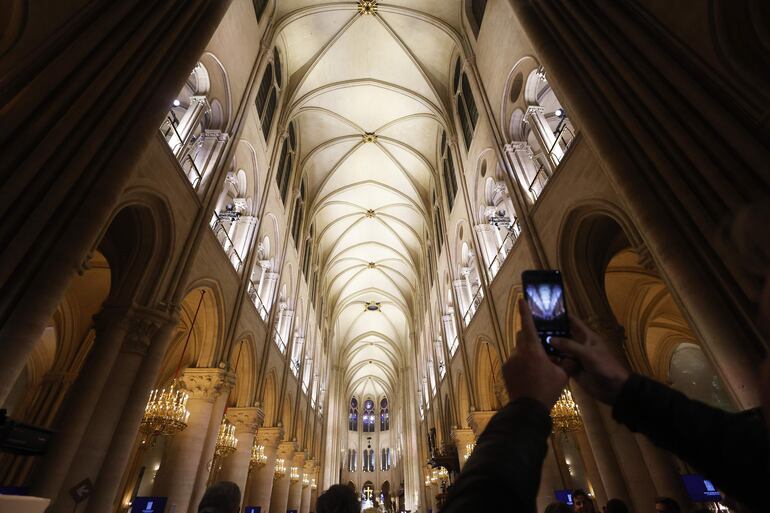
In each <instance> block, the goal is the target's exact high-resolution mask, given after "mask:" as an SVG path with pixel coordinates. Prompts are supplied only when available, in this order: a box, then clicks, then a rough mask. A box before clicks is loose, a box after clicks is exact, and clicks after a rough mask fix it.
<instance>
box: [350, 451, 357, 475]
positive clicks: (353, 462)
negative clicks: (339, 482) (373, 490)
mask: <svg viewBox="0 0 770 513" xmlns="http://www.w3.org/2000/svg"><path fill="white" fill-rule="evenodd" d="M356 463H358V454H356V450H355V449H348V472H355V471H356Z"/></svg>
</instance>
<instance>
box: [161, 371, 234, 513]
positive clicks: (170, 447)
mask: <svg viewBox="0 0 770 513" xmlns="http://www.w3.org/2000/svg"><path fill="white" fill-rule="evenodd" d="M224 378H225V376H224V371H223V370H221V369H187V370H185V372H184V374H183V375H182V378H181V380H182V383H183V384H184V386H185V388H186V389H187V391H188V393H189V394H190V399H189V400H188V401H187V409H188V410H189V412H190V418H189V420H188V423H187V427H186V428H185V429H184V430H183V431H181V432H180V433H177V434H176V435H174V436H173V437H172V438H171V440H170V441H169V442H168V444H167V447H166V452H165V455H164V458H163V463H162V465H161V467H160V469H159V470H158V474H157V477H156V478H155V484H154V485H153V490H152V493H153V495H155V496H161V497H168V502H167V506H166V507H167V508H168V509H169V511H172V510H171V508H172V507H173V508H176V509H174V510H173V511H175V513H186V512H187V511H188V510H189V508H190V506H191V504H194V505H195V507H197V502H196V501H195V497H196V496H197V495H198V493H197V492H198V489H200V477H199V475H200V474H203V484H204V485H205V482H206V479H205V478H206V476H207V475H208V466H209V463H210V461H211V459H212V456H213V453H214V444H215V443H216V436H217V432H218V427H219V423H220V422H221V419H222V414H223V412H224V407H225V401H226V399H227V397H226V396H227V394H226V392H227V386H226V383H225V379H224ZM212 427H214V428H215V429H213V430H212ZM212 431H213V433H212ZM212 435H213V436H212ZM201 493H202V490H201Z"/></svg>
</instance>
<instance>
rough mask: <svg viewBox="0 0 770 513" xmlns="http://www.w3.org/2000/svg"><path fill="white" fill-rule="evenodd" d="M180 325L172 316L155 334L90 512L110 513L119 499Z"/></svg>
mask: <svg viewBox="0 0 770 513" xmlns="http://www.w3.org/2000/svg"><path fill="white" fill-rule="evenodd" d="M178 322H179V319H178V318H177V317H176V316H170V317H168V318H167V319H166V320H165V321H164V322H163V323H162V324H161V326H160V328H159V329H158V330H157V331H156V332H155V336H154V338H153V341H152V344H151V345H150V348H149V350H148V352H147V355H146V356H145V357H144V359H143V360H142V364H141V369H140V371H139V372H137V373H136V377H135V378H134V383H133V386H132V388H131V393H130V395H129V396H128V399H127V400H126V403H125V405H124V406H123V415H122V416H121V418H120V422H119V423H118V426H117V428H116V429H115V433H114V435H113V437H112V443H111V444H110V447H109V450H108V451H107V454H106V456H105V457H104V460H103V463H102V466H101V469H100V471H99V476H98V479H97V480H96V481H94V493H93V494H92V495H91V497H90V498H89V499H88V506H87V509H86V513H101V512H102V511H108V510H109V509H110V507H112V506H113V503H114V501H115V500H116V497H117V494H118V493H119V488H120V484H121V480H122V479H123V477H124V474H125V472H126V469H127V468H128V466H129V465H130V458H131V454H132V451H133V449H134V445H135V443H136V440H137V431H138V427H139V424H140V423H141V420H142V416H143V415H144V409H145V406H146V405H147V398H148V396H149V394H150V390H151V389H152V387H153V386H154V385H155V379H156V378H155V377H156V376H157V375H158V372H160V368H161V365H162V364H163V361H164V359H165V355H166V350H167V349H168V346H169V344H170V343H171V339H172V335H173V333H174V330H175V329H176V327H177V326H178ZM67 513H69V512H67Z"/></svg>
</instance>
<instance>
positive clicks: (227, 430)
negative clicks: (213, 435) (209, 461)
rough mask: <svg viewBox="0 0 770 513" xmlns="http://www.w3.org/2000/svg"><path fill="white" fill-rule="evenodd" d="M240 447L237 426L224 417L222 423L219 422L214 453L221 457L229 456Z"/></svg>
mask: <svg viewBox="0 0 770 513" xmlns="http://www.w3.org/2000/svg"><path fill="white" fill-rule="evenodd" d="M237 447H238V439H237V438H236V437H235V426H234V425H233V423H232V422H230V421H229V420H227V417H222V423H221V424H219V433H218V434H217V444H216V446H215V447H214V454H215V455H217V456H218V457H220V458H227V457H228V456H230V455H231V454H232V453H234V452H235V449H236V448H237Z"/></svg>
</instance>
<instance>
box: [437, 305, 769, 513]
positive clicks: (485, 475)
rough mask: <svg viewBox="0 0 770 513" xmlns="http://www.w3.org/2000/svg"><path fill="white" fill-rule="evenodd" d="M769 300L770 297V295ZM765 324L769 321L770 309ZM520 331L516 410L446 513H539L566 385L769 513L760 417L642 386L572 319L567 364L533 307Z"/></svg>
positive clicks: (509, 411) (479, 455)
mask: <svg viewBox="0 0 770 513" xmlns="http://www.w3.org/2000/svg"><path fill="white" fill-rule="evenodd" d="M767 296H768V297H770V294H768V295H767ZM763 306H767V307H768V308H767V309H766V310H765V309H763V312H762V314H763V317H767V316H768V315H770V302H768V303H767V304H766V305H765V304H764V303H763ZM519 310H520V312H521V317H522V330H521V332H519V333H518V334H517V338H516V341H517V347H516V350H515V351H514V353H513V355H512V356H511V358H510V359H509V360H508V361H507V362H506V363H505V365H504V366H503V377H504V379H505V384H506V388H507V390H508V395H509V397H510V399H511V402H510V403H509V404H508V405H507V406H505V407H504V408H502V409H501V410H500V411H499V412H498V413H497V414H496V415H495V416H494V417H493V418H492V419H491V420H490V422H489V425H488V426H487V428H486V430H485V431H484V432H483V433H482V434H481V436H480V437H479V439H478V441H477V444H476V448H475V449H474V451H473V453H472V454H471V456H470V458H469V459H468V462H467V463H466V465H465V467H464V468H463V471H462V472H461V473H460V476H459V478H458V479H457V482H456V483H455V484H454V486H452V487H451V489H450V492H449V496H448V498H447V501H446V504H445V506H444V509H443V510H442V513H459V512H466V511H478V510H479V509H478V508H479V505H484V507H485V508H487V510H489V511H495V510H498V511H513V510H515V511H517V512H524V513H531V512H535V497H536V495H537V491H538V486H539V484H540V474H541V470H542V464H543V460H544V458H545V454H546V450H547V440H548V436H549V435H550V432H551V419H550V416H549V411H550V409H551V407H552V406H553V405H554V404H555V402H556V400H557V398H558V396H559V394H560V393H561V390H562V389H563V388H564V387H565V386H566V384H567V380H568V376H569V377H572V378H574V379H575V380H576V381H577V383H578V384H579V385H580V386H581V387H582V388H583V389H584V390H585V391H586V392H587V393H589V394H590V395H591V396H593V397H594V398H595V399H597V400H599V401H602V402H604V403H606V404H608V405H610V406H612V415H613V417H614V419H615V420H616V421H618V422H620V423H622V424H624V425H626V426H627V427H628V428H629V429H631V430H632V431H634V432H639V433H642V434H644V435H646V436H647V437H648V438H649V439H650V440H651V441H652V442H653V443H654V444H655V445H657V446H658V447H661V448H663V449H667V450H669V451H671V452H673V453H674V454H676V455H677V456H679V457H680V458H681V459H682V460H684V461H686V462H687V463H688V464H690V465H691V466H693V467H695V468H696V469H698V470H699V471H700V472H701V473H703V474H704V476H706V477H707V478H708V479H710V480H712V482H713V483H714V484H715V485H716V486H717V487H719V488H720V489H722V490H723V491H724V492H726V493H727V494H728V495H730V496H732V497H734V498H736V499H737V500H739V501H741V502H743V503H745V504H746V505H748V506H750V507H752V508H754V509H756V510H757V511H762V510H763V508H764V506H765V505H766V502H765V501H766V493H765V492H764V490H763V489H762V487H758V486H755V483H758V482H770V465H769V462H770V458H769V457H768V454H769V453H770V443H769V440H768V430H767V426H766V423H765V420H764V416H763V415H762V413H761V412H760V411H758V410H755V411H749V412H741V413H728V412H725V411H722V410H719V409H717V408H713V407H711V406H708V405H706V404H703V403H701V402H698V401H695V400H692V399H688V398H687V397H686V396H684V395H683V394H681V393H679V392H677V391H676V390H673V389H672V388H670V387H667V386H665V385H663V384H661V383H658V382H656V381H653V380H651V379H649V378H646V377H644V376H641V375H638V374H633V373H631V372H630V371H629V370H628V369H627V368H626V367H625V366H624V365H623V364H622V363H621V362H620V361H618V360H617V359H616V358H615V356H614V355H613V353H612V352H611V351H610V350H609V349H608V348H607V346H606V343H605V342H604V340H603V339H602V338H601V337H600V336H599V335H597V334H596V333H594V332H593V331H591V330H590V329H589V328H588V327H587V326H586V325H585V324H584V323H583V322H582V321H580V320H579V319H577V318H575V317H574V316H571V318H570V319H571V331H572V335H573V338H572V339H554V340H553V342H552V343H553V345H554V347H556V349H558V350H559V351H560V352H561V353H562V354H564V355H567V356H566V358H564V359H562V360H561V361H556V360H552V359H550V358H549V357H548V356H547V355H546V353H545V350H544V349H543V347H542V345H541V344H540V341H539V338H538V335H537V332H536V330H535V326H534V322H533V320H532V315H531V312H530V310H529V307H528V306H527V305H526V303H525V302H524V301H520V302H519ZM761 376H762V378H761V385H760V386H761V393H762V396H763V397H762V398H763V405H764V406H765V408H770V398H769V397H768V395H770V394H769V392H770V390H768V388H769V386H770V367H769V366H768V363H767V362H765V365H764V366H763V370H762V374H761Z"/></svg>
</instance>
